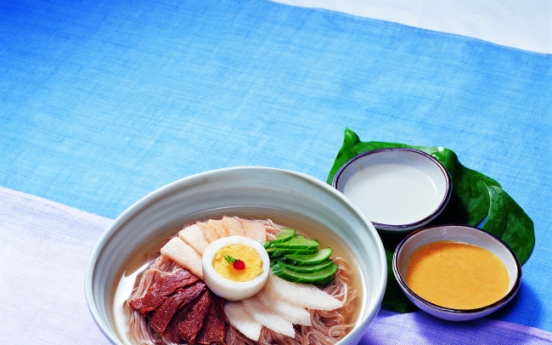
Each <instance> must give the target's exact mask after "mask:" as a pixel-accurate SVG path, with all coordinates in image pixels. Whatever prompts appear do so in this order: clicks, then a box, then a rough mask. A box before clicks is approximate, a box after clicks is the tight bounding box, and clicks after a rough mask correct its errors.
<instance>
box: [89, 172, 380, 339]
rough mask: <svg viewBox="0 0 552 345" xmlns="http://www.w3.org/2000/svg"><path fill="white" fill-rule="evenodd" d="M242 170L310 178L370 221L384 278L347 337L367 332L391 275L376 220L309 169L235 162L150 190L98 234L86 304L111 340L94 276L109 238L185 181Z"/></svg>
mask: <svg viewBox="0 0 552 345" xmlns="http://www.w3.org/2000/svg"><path fill="white" fill-rule="evenodd" d="M239 170H244V171H245V170H249V171H251V170H256V171H267V172H277V173H281V174H288V175H290V176H292V177H295V178H299V179H303V180H304V181H305V182H308V183H309V184H311V185H314V186H316V187H318V188H321V189H322V190H323V191H325V192H326V193H330V194H332V195H333V196H334V197H335V198H337V199H338V201H339V202H340V203H343V204H346V205H347V207H349V208H350V209H351V210H352V211H354V213H356V215H357V216H358V217H359V218H360V220H361V221H362V223H365V224H366V227H367V229H368V230H369V232H370V233H371V234H372V236H373V238H374V239H375V240H376V241H375V243H374V245H375V247H376V248H377V251H378V253H377V256H378V257H379V258H380V261H381V263H380V265H379V266H381V267H379V269H380V271H381V274H380V278H381V279H380V282H379V284H378V285H376V286H374V287H373V291H372V295H371V296H372V300H371V301H370V303H369V304H368V305H367V306H366V307H368V306H370V305H374V306H376V307H375V308H374V310H372V311H371V312H368V313H366V315H365V316H364V318H362V319H358V320H357V321H355V327H353V329H352V330H351V331H350V332H349V333H348V334H347V335H346V336H345V338H344V339H346V338H353V339H355V338H358V339H360V338H361V337H362V336H363V335H364V334H365V332H366V331H367V329H368V326H369V325H370V324H371V323H372V322H373V320H374V318H375V316H376V315H377V313H378V312H379V310H380V308H381V305H382V302H383V297H384V294H385V287H386V285H387V281H388V278H389V275H388V265H387V260H386V255H385V249H384V246H383V242H382V241H381V238H380V236H379V234H378V232H377V229H376V228H375V227H374V225H373V224H372V222H370V221H369V220H368V218H367V217H366V216H365V215H364V213H363V212H362V211H361V210H360V209H359V208H358V207H357V206H356V205H354V204H353V203H352V202H350V201H349V200H348V199H347V198H346V197H345V196H344V195H343V194H342V193H339V192H338V191H337V190H336V189H334V188H333V187H332V186H330V185H329V184H327V183H325V182H323V181H321V180H319V179H317V178H315V177H313V176H310V175H308V174H306V173H302V172H298V171H293V170H287V169H281V168H274V167H267V166H233V167H225V168H218V169H212V170H206V171H202V172H198V173H194V174H191V175H188V176H185V177H182V178H180V179H177V180H175V181H172V182H170V183H168V184H165V185H163V186H161V187H159V188H156V189H154V190H152V191H150V192H149V193H147V194H146V195H144V196H142V197H141V198H140V199H138V200H137V201H135V202H134V203H133V204H131V205H130V206H128V207H127V208H126V209H125V210H124V211H123V212H121V213H120V214H119V215H118V216H117V217H116V218H115V219H114V220H113V222H112V223H111V224H110V225H109V226H108V227H107V228H106V229H105V230H104V232H103V233H102V234H101V236H100V237H99V238H98V240H97V241H96V244H95V245H94V247H93V249H92V251H91V253H90V256H89V259H88V262H87V264H86V270H85V274H84V292H85V298H86V304H87V307H88V310H89V312H90V314H91V316H92V318H93V320H94V322H95V323H96V324H97V326H98V328H99V329H100V331H101V332H102V333H103V334H104V335H105V337H106V338H107V339H108V340H109V341H110V342H112V343H113V344H119V343H120V340H119V338H118V336H117V332H116V331H115V330H113V329H112V327H111V326H110V324H109V322H108V321H107V320H104V319H103V317H102V316H101V314H100V310H99V307H98V306H97V302H96V300H95V295H94V292H93V290H94V276H95V274H96V270H95V264H96V262H97V260H98V258H99V257H100V255H101V254H102V251H103V248H104V246H105V245H106V243H107V242H108V241H109V239H110V237H111V236H113V234H114V232H115V231H116V230H117V229H118V228H120V227H122V226H124V225H125V223H127V222H129V221H130V220H131V218H132V217H134V215H135V214H137V213H139V212H143V211H144V210H145V209H147V208H148V207H150V205H152V204H155V203H156V202H158V201H159V200H160V199H162V198H163V197H165V196H166V195H167V194H170V193H171V191H174V189H175V188H179V187H180V186H181V185H185V184H187V183H192V182H193V181H197V180H199V179H203V178H205V177H208V176H215V175H217V174H221V173H224V172H226V171H228V172H231V171H239ZM359 260H360V259H359ZM344 339H342V340H344ZM342 340H341V341H342Z"/></svg>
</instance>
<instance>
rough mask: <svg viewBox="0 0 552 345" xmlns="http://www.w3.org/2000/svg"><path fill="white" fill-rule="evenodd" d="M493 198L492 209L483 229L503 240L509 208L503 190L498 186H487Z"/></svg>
mask: <svg viewBox="0 0 552 345" xmlns="http://www.w3.org/2000/svg"><path fill="white" fill-rule="evenodd" d="M487 188H488V189H489V195H490V197H491V207H490V208H489V214H488V215H487V219H486V220H485V223H484V224H483V226H482V227H481V228H482V229H483V230H485V231H487V232H489V233H491V234H493V235H495V236H497V237H500V238H502V235H503V234H504V232H505V231H506V228H507V225H508V207H507V206H506V201H505V200H504V199H505V197H504V193H503V190H502V188H500V187H497V186H487Z"/></svg>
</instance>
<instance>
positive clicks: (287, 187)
mask: <svg viewBox="0 0 552 345" xmlns="http://www.w3.org/2000/svg"><path fill="white" fill-rule="evenodd" d="M274 211H277V212H283V213H284V214H289V215H296V216H300V217H302V218H305V219H307V218H308V219H312V220H315V221H317V222H319V223H321V224H324V225H325V226H327V227H329V228H330V229H332V231H334V232H335V234H336V235H337V236H339V237H338V239H341V240H342V241H343V242H344V243H345V244H346V245H347V246H348V248H349V249H350V253H351V254H352V255H351V256H352V257H353V258H354V259H355V262H353V263H352V266H356V267H358V271H359V272H358V273H359V276H358V278H359V282H360V287H359V288H360V291H359V292H360V295H359V297H360V298H359V300H358V308H359V313H358V318H357V320H356V323H355V327H354V329H353V330H352V331H351V332H350V333H349V334H348V335H347V336H346V337H345V338H343V339H342V340H341V341H340V342H339V344H356V343H358V342H359V341H360V339H361V338H362V336H363V335H364V333H365V332H366V330H367V328H368V326H369V324H370V323H371V321H372V319H373V318H374V317H375V315H376V314H377V312H378V310H379V308H380V306H381V302H382V299H383V294H384V291H385V285H386V281H387V263H386V259H385V252H384V249H383V245H382V243H381V240H380V238H379V235H378V233H377V231H376V229H375V228H374V227H373V225H372V224H371V223H370V222H369V221H368V220H367V218H366V217H365V216H364V215H363V214H362V212H360V210H359V209H358V208H356V207H355V206H354V205H352V204H351V203H350V202H349V201H348V200H347V199H346V198H345V197H343V195H342V194H341V193H339V192H337V191H336V190H335V189H334V188H332V187H331V186H328V185H327V184H325V183H323V182H321V181H319V180H317V179H315V178H312V177H310V176H308V175H305V174H301V173H296V172H291V171H286V170H279V169H273V168H263V167H236V168H227V169H221V170H215V171H209V172H205V173H201V174H197V175H194V176H190V177H187V178H184V179H181V180H178V181H176V182H173V183H171V184H169V185H167V186H165V187H162V188H160V189H158V190H156V191H154V192H152V193H151V194H149V195H147V196H145V197H144V198H143V199H141V200H139V201H138V202H136V203H135V204H134V205H132V206H131V207H130V208H129V209H127V210H126V211H125V212H123V213H122V214H121V215H120V216H119V217H118V218H117V219H116V220H115V221H114V222H113V224H112V225H111V226H110V227H109V228H108V229H107V230H106V231H105V233H104V234H103V235H102V237H101V238H100V240H99V242H98V243H97V245H96V247H95V249H94V250H93V252H92V255H91V258H90V261H89V264H88V268H87V272H86V278H85V292H86V299H87V303H88V307H89V309H90V312H91V314H92V316H93V318H94V320H95V321H96V323H97V324H98V326H99V328H100V329H101V330H102V332H103V333H104V334H105V336H106V337H107V338H108V339H109V340H110V341H111V342H112V343H113V344H125V341H124V338H123V337H122V336H121V335H120V334H119V333H118V332H117V327H116V320H115V319H116V318H117V317H116V316H114V310H113V303H114V290H115V289H116V286H115V285H116V284H117V282H119V280H120V279H121V276H122V274H123V272H122V270H123V267H124V266H125V264H126V263H127V262H128V260H129V259H130V258H131V256H132V255H133V253H135V252H136V251H137V250H138V249H139V248H143V247H144V246H150V247H151V246H152V244H154V243H160V241H162V240H163V239H164V238H166V237H167V236H170V235H173V234H174V233H176V231H178V230H179V226H182V224H184V223H186V222H190V221H195V220H197V219H201V218H205V217H217V216H218V217H220V216H222V215H224V214H237V215H239V213H240V212H241V213H244V212H245V213H246V214H254V215H258V214H263V212H274Z"/></svg>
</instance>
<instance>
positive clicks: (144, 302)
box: [129, 269, 199, 316]
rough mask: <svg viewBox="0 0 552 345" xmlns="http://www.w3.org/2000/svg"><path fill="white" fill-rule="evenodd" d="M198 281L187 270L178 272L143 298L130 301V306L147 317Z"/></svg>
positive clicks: (170, 275) (163, 279)
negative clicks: (180, 290) (178, 290)
mask: <svg viewBox="0 0 552 345" xmlns="http://www.w3.org/2000/svg"><path fill="white" fill-rule="evenodd" d="M198 280H199V278H198V277H196V276H194V275H193V274H192V273H190V272H189V271H187V270H185V269H182V270H178V271H176V272H174V273H172V274H169V275H166V276H164V277H161V278H160V279H159V280H158V281H157V283H156V284H155V285H153V286H152V287H151V288H150V289H149V290H148V292H146V294H145V295H144V296H143V297H139V298H136V299H134V300H132V301H130V302H129V304H130V306H131V307H132V308H133V309H135V310H138V311H139V312H140V314H142V315H144V316H145V315H146V314H147V313H149V312H150V311H152V310H155V309H157V308H158V307H159V306H160V305H161V304H162V303H163V302H165V301H166V300H167V298H168V297H169V295H171V294H172V293H174V292H175V291H176V290H177V289H179V288H182V287H185V286H188V285H191V284H194V283H195V282H197V281H198Z"/></svg>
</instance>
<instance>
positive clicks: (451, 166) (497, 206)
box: [326, 128, 535, 312]
mask: <svg viewBox="0 0 552 345" xmlns="http://www.w3.org/2000/svg"><path fill="white" fill-rule="evenodd" d="M384 148H412V149H417V150H420V151H423V152H426V153H428V154H429V155H431V156H432V157H433V158H435V159H436V160H438V161H439V162H441V164H443V166H444V167H445V168H446V169H447V171H448V172H449V174H450V176H451V179H452V185H453V189H452V195H451V198H450V201H449V203H448V205H447V207H446V208H445V210H443V212H442V214H441V215H440V216H439V217H438V218H437V219H435V220H434V221H433V222H432V224H431V225H436V224H465V225H470V226H476V227H479V228H481V229H482V230H484V231H487V232H489V233H491V234H493V235H495V236H497V237H499V238H501V239H502V240H503V241H504V242H505V243H506V244H507V245H508V246H509V247H510V248H511V249H512V251H513V252H514V254H515V255H516V256H517V258H518V260H519V262H520V263H521V264H522V265H523V264H524V263H525V262H527V260H528V259H529V257H530V256H531V253H532V251H533V248H534V247H535V230H534V224H533V221H532V220H531V218H529V216H528V215H527V213H525V211H524V210H523V209H522V208H521V207H520V206H519V205H518V204H517V203H516V202H515V200H514V199H513V198H512V197H511V196H510V195H509V194H508V193H506V192H505V191H504V190H503V189H502V187H501V185H500V184H499V183H498V182H497V181H495V180H494V179H492V178H490V177H488V176H486V175H484V174H482V173H480V172H478V171H475V170H472V169H469V168H467V167H465V166H463V165H462V164H461V163H460V161H459V160H458V157H457V155H456V153H454V152H453V151H452V150H450V149H447V148H443V147H431V146H416V145H408V144H401V143H393V142H381V141H367V142H362V141H360V138H359V137H358V135H357V134H356V133H355V132H353V131H352V130H351V129H349V128H347V129H345V135H344V140H343V145H342V146H341V149H340V150H339V152H338V153H337V156H336V158H335V161H334V164H333V166H332V168H331V169H330V173H329V175H328V178H327V180H326V182H327V183H328V184H330V185H331V184H332V181H333V178H334V176H335V174H336V173H337V172H338V171H339V169H340V168H341V167H342V166H343V165H344V164H345V163H347V162H348V161H349V160H350V159H352V158H353V157H355V156H357V155H359V154H361V153H364V152H368V151H372V150H379V149H384ZM380 236H381V237H382V242H383V244H384V247H385V252H386V259H387V264H388V273H389V274H388V279H387V286H386V291H385V295H384V299H383V304H382V307H383V308H385V309H389V310H393V311H396V312H411V311H415V310H417V308H416V307H415V306H414V305H413V304H412V303H411V302H410V301H409V300H408V299H407V298H406V296H405V295H404V294H403V292H402V290H401V289H400V287H399V284H398V283H397V281H396V279H395V277H394V275H393V272H392V270H391V263H392V259H393V252H394V250H395V246H396V245H397V243H398V242H399V241H400V240H401V239H402V237H398V236H390V235H383V234H380Z"/></svg>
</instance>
